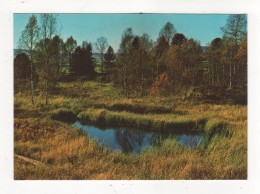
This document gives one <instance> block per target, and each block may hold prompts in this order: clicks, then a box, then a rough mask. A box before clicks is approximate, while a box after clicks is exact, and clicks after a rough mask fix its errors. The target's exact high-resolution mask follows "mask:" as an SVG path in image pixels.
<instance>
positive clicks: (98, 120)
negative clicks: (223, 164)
mask: <svg viewBox="0 0 260 194" xmlns="http://www.w3.org/2000/svg"><path fill="white" fill-rule="evenodd" d="M79 118H80V120H81V121H83V122H87V123H91V124H94V125H100V126H131V127H136V128H142V129H149V130H159V131H163V130H173V131H175V132H200V131H201V130H202V128H201V127H200V125H201V124H204V122H205V120H204V119H197V118H195V119H192V118H187V117H184V116H178V115H175V114H168V115H167V114H164V115H157V114H146V115H139V114H134V113H129V112H125V111H123V112H114V111H108V110H106V109H93V108H90V109H86V110H85V111H82V112H81V113H80V114H79Z"/></svg>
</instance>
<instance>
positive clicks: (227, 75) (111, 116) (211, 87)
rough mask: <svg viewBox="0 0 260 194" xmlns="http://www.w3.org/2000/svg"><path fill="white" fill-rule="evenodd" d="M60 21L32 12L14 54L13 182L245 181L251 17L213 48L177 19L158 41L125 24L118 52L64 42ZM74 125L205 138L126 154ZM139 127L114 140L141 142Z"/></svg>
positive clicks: (103, 41) (233, 24) (102, 45)
mask: <svg viewBox="0 0 260 194" xmlns="http://www.w3.org/2000/svg"><path fill="white" fill-rule="evenodd" d="M58 26H59V23H58V16H57V15H55V14H40V15H38V16H36V15H31V17H30V18H29V20H28V22H27V25H26V26H25V28H24V30H23V31H22V34H21V36H20V39H19V44H18V45H19V49H17V53H15V56H14V64H13V65H14V153H15V159H14V160H15V167H14V172H15V179H246V178H247V68H248V67H247V17H246V15H241V14H234V15H229V17H228V19H227V21H226V24H225V26H223V27H222V28H221V29H220V30H221V32H222V37H215V38H214V39H213V40H211V42H210V43H208V45H207V46H201V45H200V42H199V41H198V40H194V39H192V38H188V37H187V36H186V35H185V34H183V33H181V32H178V31H177V29H175V26H174V24H173V23H171V22H167V23H166V24H165V25H164V26H162V28H161V30H160V31H159V34H158V37H157V39H156V40H152V39H151V38H150V36H149V35H148V34H146V33H145V34H143V35H142V36H138V35H135V33H134V29H132V28H131V27H128V28H126V29H125V30H124V31H123V32H122V36H121V37H118V38H119V39H120V40H121V42H120V45H119V49H118V50H117V51H115V50H114V48H113V47H112V46H111V45H110V44H109V43H108V41H107V38H106V37H103V36H100V37H99V38H98V39H97V40H96V42H94V43H91V42H87V41H84V42H83V43H82V44H81V45H79V44H78V43H77V40H76V39H74V38H73V36H70V37H68V38H67V39H63V38H61V36H60V35H59V33H58V30H57V29H58ZM191 30H192V29H191ZM86 39H87V34H86ZM76 121H78V122H79V121H80V122H82V123H83V124H90V125H91V126H98V127H100V128H101V129H103V131H105V128H107V127H128V128H129V127H130V128H131V127H132V128H135V129H136V130H137V131H139V130H140V131H156V133H160V138H161V137H162V136H163V135H162V133H163V134H164V132H165V131H169V130H170V131H171V133H172V132H174V135H173V136H174V137H175V136H176V134H183V133H185V134H194V133H195V134H199V135H201V134H203V137H204V136H205V138H204V140H203V142H200V143H198V145H197V146H191V147H189V146H188V147H186V146H185V145H182V144H180V143H179V142H177V141H176V139H174V138H173V139H169V138H166V139H165V140H162V141H160V142H159V143H158V142H157V144H158V145H157V144H156V145H157V146H152V147H151V148H147V149H144V150H141V151H140V153H138V154H136V153H125V152H124V151H122V150H121V151H120V150H116V151H113V150H111V148H109V146H106V145H101V144H100V143H99V142H98V141H97V140H96V139H95V138H94V139H93V138H91V134H90V132H89V134H88V133H87V132H84V130H83V131H82V130H80V129H78V127H77V126H76V125H77V124H75V122H76ZM73 123H74V124H73ZM76 123H77V122H76ZM120 130H121V129H120ZM132 133H133V132H132V131H131V129H126V130H125V128H124V131H123V132H122V131H120V133H117V136H116V137H117V139H118V140H117V141H118V142H119V143H120V144H126V142H128V141H130V140H129V139H131V142H133V141H134V142H137V144H142V143H144V137H143V139H142V140H140V136H138V137H136V135H135V136H134V135H133V134H132ZM130 136H131V137H130ZM133 139H134V140H133ZM131 142H130V143H129V142H128V144H131ZM127 146H128V148H129V146H130V145H127ZM132 146H133V145H132ZM129 149H130V150H134V148H131V146H130V148H129ZM129 149H128V150H129Z"/></svg>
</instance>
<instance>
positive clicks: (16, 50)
mask: <svg viewBox="0 0 260 194" xmlns="http://www.w3.org/2000/svg"><path fill="white" fill-rule="evenodd" d="M21 53H24V54H26V55H28V56H29V51H28V50H25V49H14V58H15V57H16V56H17V55H19V54H21Z"/></svg>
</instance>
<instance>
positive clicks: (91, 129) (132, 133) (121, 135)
mask: <svg viewBox="0 0 260 194" xmlns="http://www.w3.org/2000/svg"><path fill="white" fill-rule="evenodd" d="M73 126H75V127H78V128H81V129H82V130H83V131H84V132H86V133H87V134H88V135H89V137H90V138H93V139H96V140H97V141H98V142H99V143H100V144H101V145H107V146H108V147H109V148H110V149H111V150H113V151H115V150H121V151H122V152H125V153H137V154H138V153H140V152H141V151H142V150H143V149H145V148H149V147H151V146H155V145H159V144H160V143H161V142H162V141H163V140H166V139H169V138H170V139H175V140H177V142H179V143H180V144H181V145H183V146H186V147H195V146H197V145H198V144H199V143H200V142H202V141H203V140H204V139H205V136H204V135H203V134H176V133H173V132H171V131H164V132H156V131H142V130H136V129H132V128H125V127H121V128H105V129H103V128H102V129H100V128H98V127H95V126H92V125H88V124H87V125H86V124H84V125H83V124H81V123H80V122H79V121H77V122H75V123H74V124H73Z"/></svg>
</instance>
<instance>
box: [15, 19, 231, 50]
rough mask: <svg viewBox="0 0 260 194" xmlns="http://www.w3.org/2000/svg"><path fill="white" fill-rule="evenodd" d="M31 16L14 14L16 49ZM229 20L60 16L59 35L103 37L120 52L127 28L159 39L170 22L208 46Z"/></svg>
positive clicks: (218, 35)
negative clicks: (161, 30)
mask: <svg viewBox="0 0 260 194" xmlns="http://www.w3.org/2000/svg"><path fill="white" fill-rule="evenodd" d="M30 16H31V14H14V48H17V42H18V40H19V37H20V36H21V32H22V30H23V29H24V28H25V26H26V24H27V22H28V19H29V17H30ZM37 16H39V15H37ZM227 17H228V15H225V14H58V34H59V35H60V36H61V37H62V38H63V39H64V40H66V39H67V38H68V37H69V36H71V35H72V36H73V37H74V39H76V40H77V43H78V44H80V45H81V43H82V41H85V40H86V41H88V42H91V43H94V42H95V41H96V39H97V38H98V37H100V36H104V37H106V38H107V40H108V43H109V44H110V45H112V47H113V48H114V50H117V49H118V48H119V44H120V41H121V36H122V33H123V31H124V30H125V29H126V28H128V27H132V29H133V32H134V34H135V35H142V34H143V33H147V34H148V35H149V36H150V37H151V38H152V39H153V40H156V39H157V38H158V35H159V32H160V29H161V28H162V27H163V26H164V25H165V24H166V23H167V22H171V23H172V24H173V25H174V27H175V28H176V30H177V32H179V33H183V34H184V35H185V36H186V37H188V38H193V39H195V40H197V41H199V42H200V43H201V45H206V44H207V43H209V42H210V41H211V40H212V39H214V38H216V37H221V36H222V32H221V30H220V28H221V27H222V26H224V25H225V23H226V20H227ZM38 21H39V18H38Z"/></svg>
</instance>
